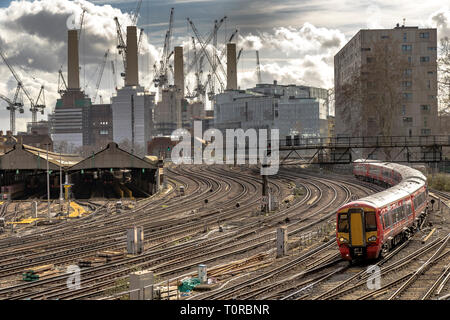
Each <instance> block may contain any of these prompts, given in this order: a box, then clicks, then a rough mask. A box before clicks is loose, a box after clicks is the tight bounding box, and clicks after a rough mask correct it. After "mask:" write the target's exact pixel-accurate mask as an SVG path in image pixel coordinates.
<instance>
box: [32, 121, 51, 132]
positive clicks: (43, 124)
mask: <svg viewBox="0 0 450 320" xmlns="http://www.w3.org/2000/svg"><path fill="white" fill-rule="evenodd" d="M27 133H30V134H31V133H34V134H47V135H48V134H50V122H49V121H44V120H41V121H38V122H28V123H27Z"/></svg>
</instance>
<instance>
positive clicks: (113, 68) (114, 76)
mask: <svg viewBox="0 0 450 320" xmlns="http://www.w3.org/2000/svg"><path fill="white" fill-rule="evenodd" d="M111 72H112V77H113V81H114V89H115V90H116V91H117V78H116V68H115V67H114V61H113V60H111Z"/></svg>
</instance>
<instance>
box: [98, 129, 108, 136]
mask: <svg viewBox="0 0 450 320" xmlns="http://www.w3.org/2000/svg"><path fill="white" fill-rule="evenodd" d="M100 134H101V135H107V134H108V130H100Z"/></svg>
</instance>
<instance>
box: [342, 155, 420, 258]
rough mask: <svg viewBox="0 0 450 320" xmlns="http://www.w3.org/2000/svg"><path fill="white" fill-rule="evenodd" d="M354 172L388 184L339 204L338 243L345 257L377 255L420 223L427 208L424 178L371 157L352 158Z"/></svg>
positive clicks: (398, 166) (376, 181) (413, 171)
mask: <svg viewBox="0 0 450 320" xmlns="http://www.w3.org/2000/svg"><path fill="white" fill-rule="evenodd" d="M353 174H354V175H355V176H356V177H357V178H359V179H362V180H365V181H369V182H373V183H377V184H382V185H387V186H390V188H389V189H386V190H384V191H382V192H379V193H376V194H374V195H371V196H368V197H365V198H362V199H359V200H357V201H352V202H349V203H347V204H346V205H344V206H342V207H341V208H339V210H338V211H337V215H336V219H337V220H336V222H337V225H336V226H337V227H336V237H337V243H338V245H339V250H340V252H341V256H342V258H343V259H345V260H349V261H352V260H359V259H377V258H378V257H380V255H381V256H382V255H384V254H385V253H386V252H388V251H389V250H390V249H391V248H392V247H394V246H395V245H397V244H398V243H399V242H401V241H403V240H404V239H406V238H408V237H409V236H410V235H411V234H412V233H414V232H415V231H416V230H417V228H418V227H419V226H420V224H421V223H422V221H423V219H424V218H425V215H426V210H427V196H428V191H427V179H426V177H425V176H424V175H423V174H422V173H421V172H420V171H418V170H415V169H412V168H410V167H407V166H404V165H400V164H395V163H387V162H380V161H374V160H356V161H354V163H353Z"/></svg>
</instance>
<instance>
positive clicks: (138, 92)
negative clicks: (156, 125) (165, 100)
mask: <svg viewBox="0 0 450 320" xmlns="http://www.w3.org/2000/svg"><path fill="white" fill-rule="evenodd" d="M154 103H155V95H154V94H153V93H149V92H147V91H145V89H144V87H141V86H139V85H137V86H125V87H123V88H121V89H119V90H118V91H117V95H115V96H113V98H112V103H111V109H112V123H113V128H114V130H113V140H114V142H116V143H118V144H119V146H120V145H121V143H124V142H127V143H130V144H131V145H132V146H139V147H141V148H143V149H144V150H145V148H146V146H147V142H148V141H149V140H150V137H151V131H152V130H151V129H152V126H153V124H152V117H151V115H152V112H153V107H154ZM132 148H133V147H132Z"/></svg>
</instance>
